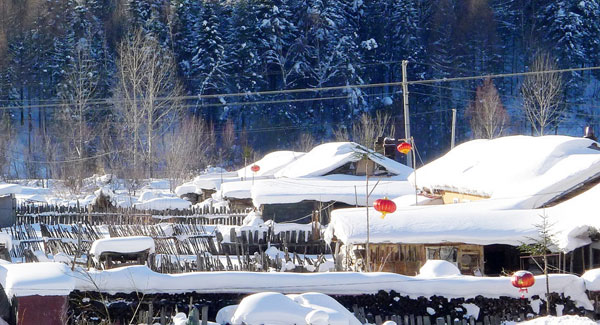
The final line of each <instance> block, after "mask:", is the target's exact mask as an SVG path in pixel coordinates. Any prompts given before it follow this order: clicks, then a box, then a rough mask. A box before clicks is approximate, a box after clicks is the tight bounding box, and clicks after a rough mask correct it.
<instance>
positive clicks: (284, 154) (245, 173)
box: [237, 151, 305, 179]
mask: <svg viewBox="0 0 600 325" xmlns="http://www.w3.org/2000/svg"><path fill="white" fill-rule="evenodd" d="M304 154H305V153H304V152H295V151H274V152H271V153H268V154H266V155H265V156H264V157H263V158H262V159H260V160H259V161H257V162H254V163H251V164H248V165H247V166H246V167H244V168H241V169H239V170H238V171H237V174H238V176H239V177H241V178H242V179H251V178H252V176H253V175H254V177H261V176H273V175H274V174H275V173H276V172H277V171H279V170H280V169H281V168H283V167H284V166H286V165H288V164H289V163H291V162H293V161H295V160H297V159H299V158H300V157H302V156H304ZM254 165H257V166H258V167H260V170H259V171H257V172H256V173H255V172H253V171H252V166H254Z"/></svg>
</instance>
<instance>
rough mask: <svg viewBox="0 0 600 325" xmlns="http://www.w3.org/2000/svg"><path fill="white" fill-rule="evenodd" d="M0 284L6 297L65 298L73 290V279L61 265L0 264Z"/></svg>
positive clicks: (66, 268)
mask: <svg viewBox="0 0 600 325" xmlns="http://www.w3.org/2000/svg"><path fill="white" fill-rule="evenodd" d="M0 282H1V283H2V287H3V288H4V289H5V291H6V294H7V296H8V297H9V298H10V297H12V296H17V297H22V296H33V295H39V296H67V295H69V293H71V291H73V290H74V289H75V283H76V280H75V277H73V275H72V273H71V269H70V268H69V267H68V266H67V265H66V264H63V263H53V262H42V263H22V264H2V265H1V266H0Z"/></svg>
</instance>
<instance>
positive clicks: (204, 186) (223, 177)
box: [175, 172, 240, 196]
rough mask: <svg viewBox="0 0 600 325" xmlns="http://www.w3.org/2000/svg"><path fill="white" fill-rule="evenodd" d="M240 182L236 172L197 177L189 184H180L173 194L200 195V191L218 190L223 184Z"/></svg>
mask: <svg viewBox="0 0 600 325" xmlns="http://www.w3.org/2000/svg"><path fill="white" fill-rule="evenodd" d="M239 180H240V177H239V176H238V174H237V172H223V173H217V174H206V175H199V176H196V177H195V178H194V180H192V181H191V182H187V183H184V184H181V185H179V186H177V187H176V188H175V194H177V195H179V196H182V195H184V194H188V193H196V194H200V193H202V190H218V189H219V188H221V185H222V184H223V183H227V182H237V181H239Z"/></svg>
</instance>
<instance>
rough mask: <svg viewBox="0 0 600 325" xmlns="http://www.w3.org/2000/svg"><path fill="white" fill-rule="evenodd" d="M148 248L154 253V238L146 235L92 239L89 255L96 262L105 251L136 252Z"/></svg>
mask: <svg viewBox="0 0 600 325" xmlns="http://www.w3.org/2000/svg"><path fill="white" fill-rule="evenodd" d="M145 250H148V251H149V252H150V253H154V239H152V237H147V236H132V237H114V238H104V239H98V240H96V241H94V243H93V244H92V247H91V248H90V255H92V256H93V257H94V259H95V260H96V262H97V261H98V259H99V258H100V255H101V254H102V253H105V252H112V253H137V252H143V251H145Z"/></svg>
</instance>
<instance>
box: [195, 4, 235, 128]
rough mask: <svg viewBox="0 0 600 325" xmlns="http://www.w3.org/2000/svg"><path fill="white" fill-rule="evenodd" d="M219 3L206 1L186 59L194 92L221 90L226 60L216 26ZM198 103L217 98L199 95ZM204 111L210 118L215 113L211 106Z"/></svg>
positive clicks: (205, 102)
mask: <svg viewBox="0 0 600 325" xmlns="http://www.w3.org/2000/svg"><path fill="white" fill-rule="evenodd" d="M219 21H220V20H219V5H218V2H216V1H210V2H206V3H205V6H204V10H203V11H202V16H201V19H200V21H199V23H200V28H201V29H200V30H201V33H200V34H199V37H198V48H197V50H196V53H195V55H194V56H193V57H192V59H191V61H190V73H189V74H190V77H191V78H192V80H193V83H194V84H193V91H194V94H197V95H210V94H217V93H220V92H225V88H224V86H225V79H226V68H227V62H226V61H225V49H224V40H223V38H222V36H221V32H220V26H219ZM200 102H201V104H208V103H210V102H212V103H218V101H217V100H205V99H202V100H201V101H200ZM203 111H205V112H206V111H208V113H207V114H208V116H209V117H210V119H211V120H215V119H216V118H218V117H219V116H218V115H217V114H218V110H217V109H215V108H211V109H203Z"/></svg>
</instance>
